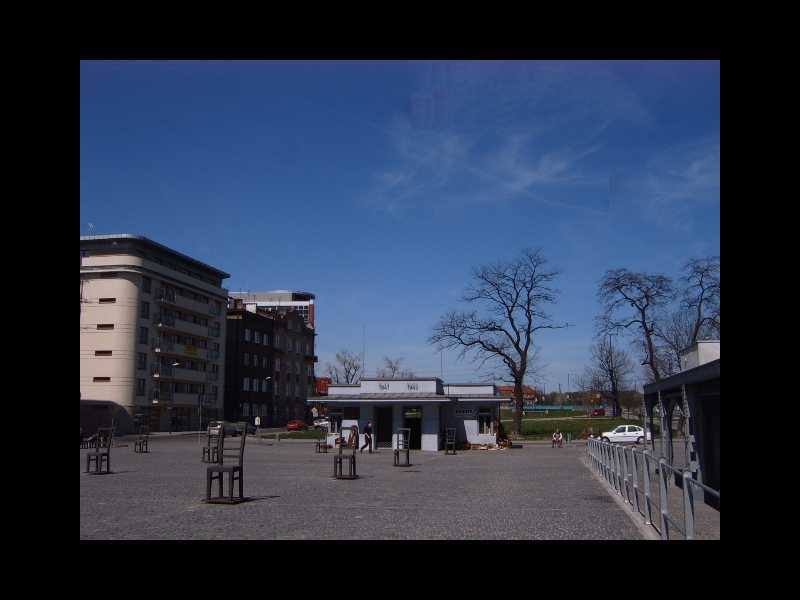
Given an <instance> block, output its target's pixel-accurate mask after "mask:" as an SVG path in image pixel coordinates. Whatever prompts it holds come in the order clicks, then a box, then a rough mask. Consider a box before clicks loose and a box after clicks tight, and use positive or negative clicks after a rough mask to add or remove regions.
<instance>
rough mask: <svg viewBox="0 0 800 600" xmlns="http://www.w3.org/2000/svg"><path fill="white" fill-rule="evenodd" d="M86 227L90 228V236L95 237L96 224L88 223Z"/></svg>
mask: <svg viewBox="0 0 800 600" xmlns="http://www.w3.org/2000/svg"><path fill="white" fill-rule="evenodd" d="M86 225H87V226H88V227H89V235H94V223H87V224H86Z"/></svg>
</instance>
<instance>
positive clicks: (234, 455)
mask: <svg viewBox="0 0 800 600" xmlns="http://www.w3.org/2000/svg"><path fill="white" fill-rule="evenodd" d="M237 425H238V426H239V427H240V428H241V432H242V435H241V436H239V438H238V440H239V443H238V444H236V443H232V440H233V439H235V438H233V436H231V437H228V438H227V439H228V440H231V444H230V445H228V446H226V444H225V439H226V438H225V435H224V433H223V434H221V435H220V436H219V441H218V444H219V445H218V446H217V447H218V448H219V450H218V453H219V462H220V464H225V463H226V462H227V463H228V464H234V465H236V466H238V467H241V466H242V462H243V461H244V444H245V441H246V440H247V424H246V423H237Z"/></svg>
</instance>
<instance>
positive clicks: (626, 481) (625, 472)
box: [622, 446, 633, 504]
mask: <svg viewBox="0 0 800 600" xmlns="http://www.w3.org/2000/svg"><path fill="white" fill-rule="evenodd" d="M622 463H623V467H622V468H623V471H622V472H623V475H624V476H625V478H624V480H623V484H624V485H625V501H626V502H627V503H628V504H633V502H632V501H631V492H630V476H629V474H628V450H627V448H625V446H623V447H622Z"/></svg>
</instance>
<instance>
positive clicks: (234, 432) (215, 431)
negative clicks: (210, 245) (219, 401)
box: [208, 421, 256, 437]
mask: <svg viewBox="0 0 800 600" xmlns="http://www.w3.org/2000/svg"><path fill="white" fill-rule="evenodd" d="M246 427H247V434H248V435H252V434H254V433H255V432H256V427H255V425H251V424H250V423H247V424H246ZM208 430H209V433H211V434H212V435H219V434H220V431H224V432H225V435H229V436H231V437H236V436H239V435H242V427H241V426H240V425H239V424H238V423H226V422H225V421H211V422H210V423H209V424H208Z"/></svg>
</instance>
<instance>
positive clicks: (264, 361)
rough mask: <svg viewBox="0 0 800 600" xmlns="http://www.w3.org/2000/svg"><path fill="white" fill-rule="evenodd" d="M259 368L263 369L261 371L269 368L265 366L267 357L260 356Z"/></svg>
mask: <svg viewBox="0 0 800 600" xmlns="http://www.w3.org/2000/svg"><path fill="white" fill-rule="evenodd" d="M261 368H263V369H268V368H269V366H268V364H267V357H266V356H262V357H261Z"/></svg>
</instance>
